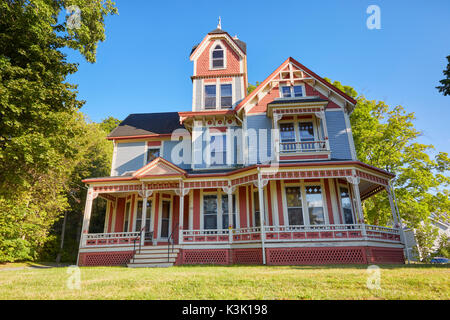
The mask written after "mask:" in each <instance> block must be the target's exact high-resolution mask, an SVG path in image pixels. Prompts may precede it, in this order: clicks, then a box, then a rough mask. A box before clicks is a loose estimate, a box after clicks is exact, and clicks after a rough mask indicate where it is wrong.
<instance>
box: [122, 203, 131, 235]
mask: <svg viewBox="0 0 450 320" xmlns="http://www.w3.org/2000/svg"><path fill="white" fill-rule="evenodd" d="M129 219H130V202H127V204H126V205H125V218H124V224H123V232H128V220H129Z"/></svg>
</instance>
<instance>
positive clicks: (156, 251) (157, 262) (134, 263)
mask: <svg viewBox="0 0 450 320" xmlns="http://www.w3.org/2000/svg"><path fill="white" fill-rule="evenodd" d="M178 253H179V246H174V247H173V252H172V246H170V251H169V255H167V246H166V245H161V246H145V247H143V248H142V249H141V251H140V252H136V255H135V256H134V258H132V259H131V260H130V263H128V267H129V268H155V267H160V268H165V267H171V266H173V264H174V263H175V261H176V259H177V257H178Z"/></svg>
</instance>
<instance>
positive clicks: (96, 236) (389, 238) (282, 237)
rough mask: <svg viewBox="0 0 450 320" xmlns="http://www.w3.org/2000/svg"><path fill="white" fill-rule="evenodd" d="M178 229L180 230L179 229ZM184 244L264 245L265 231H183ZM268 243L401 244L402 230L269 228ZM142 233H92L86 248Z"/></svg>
mask: <svg viewBox="0 0 450 320" xmlns="http://www.w3.org/2000/svg"><path fill="white" fill-rule="evenodd" d="M174 230H177V228H175V229H174ZM179 232H180V238H179V239H178V241H179V243H180V244H200V243H205V244H206V243H208V244H214V243H216V244H227V243H257V242H261V228H260V227H250V228H238V229H214V230H183V229H180V231H179ZM264 234H265V242H314V241H355V240H360V241H368V240H373V241H382V242H391V243H399V242H400V230H399V229H396V228H387V227H380V226H372V225H365V224H333V225H314V226H265V227H264ZM140 236H141V233H140V232H116V233H93V234H92V233H91V234H85V235H83V238H82V241H84V242H83V244H84V245H83V246H84V247H91V246H108V245H114V246H130V245H131V246H132V245H133V240H134V239H135V238H139V237H140Z"/></svg>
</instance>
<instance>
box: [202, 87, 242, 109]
mask: <svg viewBox="0 0 450 320" xmlns="http://www.w3.org/2000/svg"><path fill="white" fill-rule="evenodd" d="M225 84H229V85H231V106H230V107H222V90H221V86H222V85H225ZM206 86H215V87H216V106H215V108H206V103H205V100H206ZM234 97H235V94H234V88H233V81H225V82H219V81H216V82H206V83H204V84H203V92H202V109H203V110H230V109H233V105H234V102H235V99H234Z"/></svg>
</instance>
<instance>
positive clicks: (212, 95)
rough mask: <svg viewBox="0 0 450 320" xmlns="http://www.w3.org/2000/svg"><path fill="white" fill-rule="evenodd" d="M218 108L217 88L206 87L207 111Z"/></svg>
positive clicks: (213, 86) (212, 86)
mask: <svg viewBox="0 0 450 320" xmlns="http://www.w3.org/2000/svg"><path fill="white" fill-rule="evenodd" d="M215 108H216V86H215V85H208V86H205V109H215Z"/></svg>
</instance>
